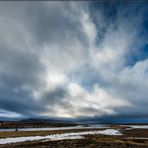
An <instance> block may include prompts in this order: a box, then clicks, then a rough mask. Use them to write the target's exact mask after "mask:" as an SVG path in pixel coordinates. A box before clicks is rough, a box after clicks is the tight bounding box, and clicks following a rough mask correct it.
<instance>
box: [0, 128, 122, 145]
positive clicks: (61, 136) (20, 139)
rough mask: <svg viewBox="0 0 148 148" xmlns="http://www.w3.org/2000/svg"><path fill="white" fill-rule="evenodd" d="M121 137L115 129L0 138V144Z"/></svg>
mask: <svg viewBox="0 0 148 148" xmlns="http://www.w3.org/2000/svg"><path fill="white" fill-rule="evenodd" d="M95 134H102V135H122V134H121V133H120V132H119V131H118V130H115V129H105V130H98V131H86V132H77V133H63V134H54V135H47V136H28V137H15V138H1V139H0V144H10V143H17V142H24V141H33V140H49V141H57V140H64V139H82V138H84V136H85V135H95Z"/></svg>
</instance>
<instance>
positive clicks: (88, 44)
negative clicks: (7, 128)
mask: <svg viewBox="0 0 148 148" xmlns="http://www.w3.org/2000/svg"><path fill="white" fill-rule="evenodd" d="M146 10H147V5H144V3H141V4H140V5H138V4H136V3H135V4H134V5H131V4H123V3H90V2H7V3H5V2H1V5H0V32H1V34H0V112H1V113H0V116H2V115H3V116H4V113H6V116H8V114H10V115H11V114H13V115H14V116H15V113H16V114H18V115H19V116H20V117H25V116H26V117H31V116H54V117H85V116H89V117H93V116H95V117H98V116H109V115H111V116H112V115H122V116H124V115H127V114H128V112H130V113H131V115H133V116H134V115H135V114H136V115H137V114H139V115H141V116H142V115H143V116H145V114H146V111H145V109H144V107H143V106H146V105H147V103H148V102H147V95H148V94H147V89H148V79H147V71H148V61H147V56H146V52H147V50H146V49H147V46H146V42H147V40H146V34H141V33H142V32H145V31H146V27H144V24H145V23H146V17H147V16H146ZM135 12H136V13H137V14H136V15H135ZM141 47H145V48H146V49H144V48H141ZM143 49H144V50H143ZM139 50H142V51H143V52H142V54H137V53H139V52H138V51H139ZM144 55H145V56H144ZM135 57H136V58H135ZM133 58H134V59H133ZM131 59H132V60H131ZM135 109H136V110H135Z"/></svg>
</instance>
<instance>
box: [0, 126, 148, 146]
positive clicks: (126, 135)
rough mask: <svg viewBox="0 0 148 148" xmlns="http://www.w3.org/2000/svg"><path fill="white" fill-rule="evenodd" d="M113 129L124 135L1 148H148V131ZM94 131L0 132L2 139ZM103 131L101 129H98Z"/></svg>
mask: <svg viewBox="0 0 148 148" xmlns="http://www.w3.org/2000/svg"><path fill="white" fill-rule="evenodd" d="M111 128H112V129H118V130H119V131H121V133H122V134H123V135H120V136H116V135H115V136H109V135H86V136H84V137H85V138H83V139H72V140H70V139H67V140H58V141H49V140H38V141H26V142H21V143H14V144H5V145H0V148H10V147H11V148H19V147H21V148H26V147H29V148H33V147H35V148H45V147H49V148H82V147H85V148H148V129H131V130H127V129H126V128H125V127H124V126H112V127H111ZM90 130H91V131H93V130H96V129H74V130H72V129H71V130H61V131H58V130H57V131H56V130H55V131H17V132H14V131H13V132H0V138H8V137H22V136H36V135H37V136H39V135H42V136H44V135H51V134H60V133H71V132H82V131H90ZM98 130H101V129H98Z"/></svg>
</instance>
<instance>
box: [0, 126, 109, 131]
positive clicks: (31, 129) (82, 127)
mask: <svg viewBox="0 0 148 148" xmlns="http://www.w3.org/2000/svg"><path fill="white" fill-rule="evenodd" d="M93 128H96V129H101V128H109V125H105V124H92V125H78V126H71V127H54V128H53V127H51V128H50V127H47V128H17V131H53V130H71V129H93ZM8 131H16V128H5V129H0V132H8Z"/></svg>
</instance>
